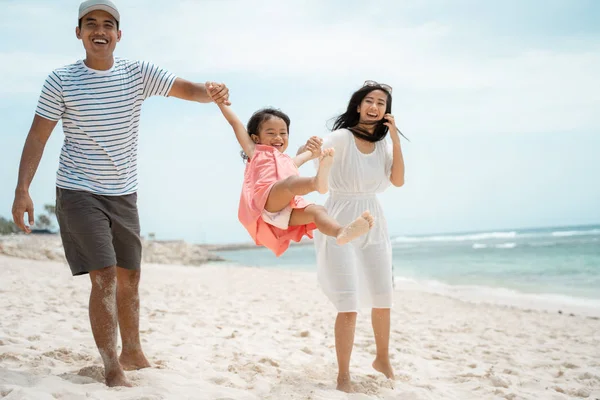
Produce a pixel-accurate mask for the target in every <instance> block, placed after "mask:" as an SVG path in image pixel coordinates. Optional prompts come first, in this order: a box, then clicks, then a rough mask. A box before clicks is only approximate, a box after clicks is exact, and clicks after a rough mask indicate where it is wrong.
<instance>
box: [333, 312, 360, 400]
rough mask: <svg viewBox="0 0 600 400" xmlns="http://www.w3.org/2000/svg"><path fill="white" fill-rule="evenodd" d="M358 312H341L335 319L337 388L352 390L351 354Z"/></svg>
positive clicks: (343, 390)
mask: <svg viewBox="0 0 600 400" xmlns="http://www.w3.org/2000/svg"><path fill="white" fill-rule="evenodd" d="M355 329H356V313H355V312H341V313H338V315H337V318H336V319H335V352H336V355H337V361H338V378H337V390H341V391H342V392H346V393H350V392H352V382H351V379H350V356H351V355H352V347H354V331H355Z"/></svg>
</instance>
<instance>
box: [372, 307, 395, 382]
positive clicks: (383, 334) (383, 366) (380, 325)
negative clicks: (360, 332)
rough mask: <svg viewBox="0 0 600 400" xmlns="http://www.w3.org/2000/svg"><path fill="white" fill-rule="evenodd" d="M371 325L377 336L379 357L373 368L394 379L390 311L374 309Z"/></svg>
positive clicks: (387, 309) (376, 358)
mask: <svg viewBox="0 0 600 400" xmlns="http://www.w3.org/2000/svg"><path fill="white" fill-rule="evenodd" d="M371 323H372V324H373V334H374V335H375V346H376V347H377V356H376V357H375V361H373V368H375V369H376V370H377V371H379V372H381V373H382V374H384V375H385V376H386V377H387V378H388V379H394V369H393V368H392V365H391V364H390V352H389V349H390V309H389V308H373V309H372V310H371Z"/></svg>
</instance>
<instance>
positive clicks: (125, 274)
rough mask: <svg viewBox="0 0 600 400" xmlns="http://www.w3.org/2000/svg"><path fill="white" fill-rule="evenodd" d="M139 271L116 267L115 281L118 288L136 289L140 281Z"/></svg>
mask: <svg viewBox="0 0 600 400" xmlns="http://www.w3.org/2000/svg"><path fill="white" fill-rule="evenodd" d="M140 275H141V271H140V270H139V269H136V270H132V269H125V268H117V283H118V286H119V290H132V289H136V288H137V287H138V285H139V283H140Z"/></svg>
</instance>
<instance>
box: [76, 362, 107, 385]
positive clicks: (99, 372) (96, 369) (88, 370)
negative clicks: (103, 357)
mask: <svg viewBox="0 0 600 400" xmlns="http://www.w3.org/2000/svg"><path fill="white" fill-rule="evenodd" d="M77 375H79V376H85V377H88V378H91V379H94V380H95V381H98V382H101V383H104V367H102V366H100V365H90V366H88V367H83V368H81V369H80V370H79V372H77Z"/></svg>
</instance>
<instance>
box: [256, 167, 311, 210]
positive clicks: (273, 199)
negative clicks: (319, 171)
mask: <svg viewBox="0 0 600 400" xmlns="http://www.w3.org/2000/svg"><path fill="white" fill-rule="evenodd" d="M315 181H316V177H312V178H305V177H300V176H290V177H288V178H285V179H283V180H280V181H278V182H277V183H275V184H274V185H273V187H272V188H271V191H270V192H269V197H268V198H267V203H266V204H265V210H267V211H268V212H279V211H281V210H283V209H284V208H286V207H287V206H288V205H289V204H290V202H291V201H292V200H293V199H294V197H296V196H303V195H305V194H309V193H311V192H314V191H315V190H316V189H315V188H316V186H315Z"/></svg>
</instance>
